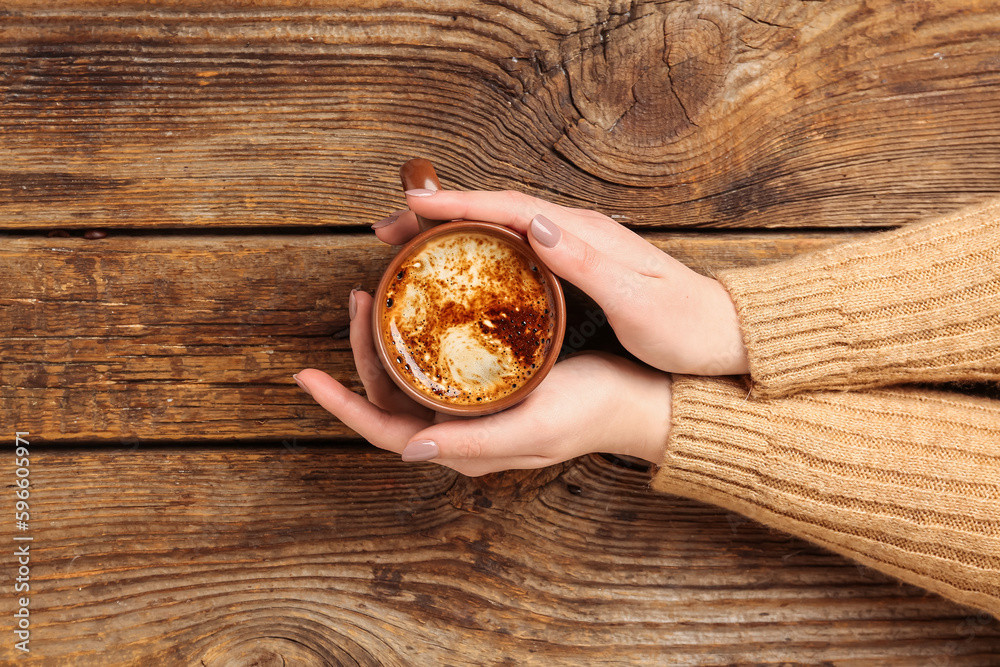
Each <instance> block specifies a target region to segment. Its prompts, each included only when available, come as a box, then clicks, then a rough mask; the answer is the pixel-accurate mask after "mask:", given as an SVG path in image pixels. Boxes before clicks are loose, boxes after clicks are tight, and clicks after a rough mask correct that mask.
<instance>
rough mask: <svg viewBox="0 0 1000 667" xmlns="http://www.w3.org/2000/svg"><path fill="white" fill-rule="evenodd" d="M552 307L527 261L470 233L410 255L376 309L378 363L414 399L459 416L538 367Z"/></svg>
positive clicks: (547, 287) (504, 243)
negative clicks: (442, 405) (381, 354)
mask: <svg viewBox="0 0 1000 667" xmlns="http://www.w3.org/2000/svg"><path fill="white" fill-rule="evenodd" d="M554 303H555V302H554V293H553V287H552V285H551V284H550V283H549V281H548V280H547V279H546V278H545V277H544V276H543V274H542V272H541V271H539V267H538V265H537V260H535V259H534V258H532V257H530V256H529V255H528V253H526V252H525V251H524V250H523V249H521V248H519V247H516V246H515V244H513V243H511V242H510V241H508V240H506V239H503V238H501V237H500V236H496V235H493V234H490V233H486V232H478V231H477V232H471V233H462V234H444V235H438V236H434V237H432V238H430V239H428V240H427V241H425V242H424V243H422V244H420V245H418V246H417V247H414V248H413V249H412V250H411V252H410V253H409V254H408V255H407V256H406V257H405V258H404V259H403V261H402V263H401V264H400V265H399V267H398V269H397V273H396V274H395V275H394V276H392V277H391V278H390V279H389V282H388V288H387V290H386V292H385V301H384V302H382V303H379V304H376V307H377V308H380V309H381V313H380V317H381V327H380V331H381V336H382V337H383V345H384V349H385V350H386V356H387V357H388V362H389V363H393V364H395V367H396V369H397V370H398V371H399V372H400V374H401V375H402V376H403V377H404V378H406V380H407V381H408V382H409V383H410V384H411V386H412V387H413V388H414V389H416V390H417V391H419V392H422V393H423V394H425V395H427V396H429V397H432V398H434V399H437V400H439V401H444V402H447V403H449V404H453V405H456V406H460V405H476V404H480V403H486V402H493V401H497V400H499V399H501V398H504V397H505V396H508V395H510V394H511V393H513V392H515V391H516V390H517V389H518V387H522V386H523V385H524V384H525V383H526V382H528V380H529V379H530V378H531V377H532V376H533V375H534V374H535V373H536V371H537V370H538V369H540V368H541V367H542V365H543V362H544V360H545V359H546V357H547V356H548V355H549V354H550V351H551V350H552V346H553V342H554V341H553V339H554V337H555V333H556V327H557V322H556V314H555V306H554ZM556 352H558V351H556Z"/></svg>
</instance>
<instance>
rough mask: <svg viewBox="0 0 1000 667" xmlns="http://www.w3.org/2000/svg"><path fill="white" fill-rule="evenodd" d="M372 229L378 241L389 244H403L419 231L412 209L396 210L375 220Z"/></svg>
mask: <svg viewBox="0 0 1000 667" xmlns="http://www.w3.org/2000/svg"><path fill="white" fill-rule="evenodd" d="M372 229H373V230H374V231H375V236H377V237H378V239H379V240H380V241H382V242H383V243H388V244H389V245H403V244H404V243H406V242H407V241H409V240H410V239H412V238H413V237H414V236H416V235H417V233H418V232H419V231H420V228H419V227H418V226H417V216H416V214H415V213H413V211H396V212H395V213H393V214H392V215H390V216H389V217H388V218H385V219H384V220H379V221H378V222H376V223H375V224H374V225H372Z"/></svg>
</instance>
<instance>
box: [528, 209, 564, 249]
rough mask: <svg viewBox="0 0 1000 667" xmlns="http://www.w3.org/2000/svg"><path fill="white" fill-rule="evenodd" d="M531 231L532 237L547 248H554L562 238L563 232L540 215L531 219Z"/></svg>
mask: <svg viewBox="0 0 1000 667" xmlns="http://www.w3.org/2000/svg"><path fill="white" fill-rule="evenodd" d="M530 229H531V235H532V236H533V237H535V240H536V241H538V242H539V243H541V244H542V245H543V246H545V247H546V248H552V247H553V246H555V244H557V243H559V239H560V238H562V232H561V231H559V228H558V227H556V225H555V223H554V222H552V221H551V220H549V219H548V218H546V217H545V216H544V215H542V214H538V215H536V216H535V217H534V218H532V219H531V227H530Z"/></svg>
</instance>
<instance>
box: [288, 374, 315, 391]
mask: <svg viewBox="0 0 1000 667" xmlns="http://www.w3.org/2000/svg"><path fill="white" fill-rule="evenodd" d="M292 379H293V380H295V384H297V385H299V389H301V390H302V391H304V392H306V393H307V394H309V395H310V396H312V395H313V393H312V392H311V391H309V387H307V386H306V383H305V382H303V381H302V380H300V379H299V376H298V375H292Z"/></svg>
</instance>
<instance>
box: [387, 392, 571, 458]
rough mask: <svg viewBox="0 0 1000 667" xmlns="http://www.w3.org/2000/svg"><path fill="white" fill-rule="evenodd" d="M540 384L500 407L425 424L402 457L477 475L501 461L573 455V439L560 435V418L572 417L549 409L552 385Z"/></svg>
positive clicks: (561, 426)
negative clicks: (483, 414) (483, 413)
mask: <svg viewBox="0 0 1000 667" xmlns="http://www.w3.org/2000/svg"><path fill="white" fill-rule="evenodd" d="M544 384H545V383H543V385H542V386H540V387H539V388H538V389H537V390H536V392H535V393H534V394H532V395H531V396H529V397H528V398H527V399H525V401H524V402H523V403H521V404H519V405H517V406H514V407H513V408H509V409H507V410H504V411H503V412H499V413H497V414H494V415H489V416H486V417H479V418H477V419H464V420H455V421H448V422H443V423H437V424H434V425H432V426H428V427H427V428H425V429H423V430H422V431H420V432H418V433H415V434H414V435H413V437H412V438H411V440H410V443H409V444H408V445H407V451H406V452H405V453H404V458H405V459H408V460H411V461H415V460H434V461H436V462H438V463H442V464H444V465H447V466H449V467H452V468H454V469H456V470H458V471H459V472H461V473H463V474H468V475H475V474H480V475H481V474H485V473H486V472H493V471H495V470H503V469H505V468H504V466H507V467H508V468H540V467H542V466H546V465H551V464H552V463H557V462H559V461H563V460H566V459H567V458H570V457H572V456H573V449H572V444H573V443H571V442H567V440H566V439H565V438H564V437H562V434H563V432H564V431H565V428H564V427H565V424H564V422H565V421H566V420H567V419H569V420H575V419H576V416H575V415H571V414H568V413H567V411H559V413H558V414H552V410H551V408H552V406H553V400H552V396H551V395H550V396H546V394H551V393H552V391H551V387H550V391H545V390H544V389H543V387H544ZM555 391H561V390H559V389H557V390H555ZM570 412H571V410H570ZM540 452H543V453H540ZM477 471H478V472H477Z"/></svg>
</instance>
